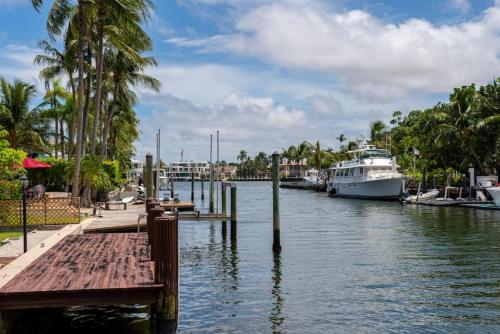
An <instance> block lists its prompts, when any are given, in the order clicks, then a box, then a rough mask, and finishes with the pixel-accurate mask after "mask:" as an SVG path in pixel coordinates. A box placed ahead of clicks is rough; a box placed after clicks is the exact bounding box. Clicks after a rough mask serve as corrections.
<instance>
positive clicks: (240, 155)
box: [236, 150, 248, 162]
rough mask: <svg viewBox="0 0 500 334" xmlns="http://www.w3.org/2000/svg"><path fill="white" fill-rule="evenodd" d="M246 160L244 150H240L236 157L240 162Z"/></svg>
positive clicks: (246, 155)
mask: <svg viewBox="0 0 500 334" xmlns="http://www.w3.org/2000/svg"><path fill="white" fill-rule="evenodd" d="M247 158H248V153H247V151H245V150H241V151H240V154H239V155H238V156H237V157H236V159H238V160H239V161H240V162H244V161H246V160H247Z"/></svg>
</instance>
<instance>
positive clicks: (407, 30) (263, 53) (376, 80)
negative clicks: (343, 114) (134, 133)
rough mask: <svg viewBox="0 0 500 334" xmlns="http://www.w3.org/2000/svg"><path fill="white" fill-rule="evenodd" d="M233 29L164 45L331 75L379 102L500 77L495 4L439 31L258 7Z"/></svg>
mask: <svg viewBox="0 0 500 334" xmlns="http://www.w3.org/2000/svg"><path fill="white" fill-rule="evenodd" d="M235 30H236V32H235V33H232V34H229V35H219V36H212V37H210V38H207V39H199V40H189V39H185V38H184V39H183V38H176V39H170V40H169V42H171V43H173V44H176V45H179V46H189V47H195V48H198V49H199V50H201V51H204V52H213V53H216V52H230V53H235V54H238V55H242V56H252V57H257V58H259V59H261V60H262V61H264V62H269V63H273V64H277V65H280V66H285V67H288V68H299V69H306V70H312V71H318V72H322V73H329V74H330V75H332V77H338V78H340V79H341V80H342V81H343V83H344V84H345V87H348V88H349V89H350V90H351V91H353V92H356V93H358V94H362V95H364V96H366V97H369V98H372V99H377V100H387V99H393V98H394V97H401V96H405V95H408V94H410V93H413V92H427V93H436V92H448V91H449V90H450V89H451V88H452V87H454V86H457V85H461V84H468V83H471V82H485V81H488V80H491V78H492V77H493V76H495V75H498V73H499V72H500V59H499V54H500V6H498V4H497V6H495V7H491V8H489V9H487V10H486V11H484V13H483V14H482V15H481V17H479V18H477V19H476V20H472V21H469V22H465V23H461V24H457V25H441V26H435V25H433V24H431V23H429V22H428V21H425V20H421V19H410V20H407V21H405V22H403V23H401V24H399V25H396V24H390V23H385V22H383V21H381V20H380V19H378V18H376V17H374V16H373V15H371V14H369V13H367V12H365V11H362V10H352V11H349V12H345V13H335V12H332V11H330V10H327V9H326V8H325V7H318V6H315V5H310V4H305V5H295V4H274V5H263V6H260V7H258V8H255V9H252V10H250V11H248V12H247V13H246V14H244V15H242V16H241V17H240V18H239V19H238V20H237V23H236V25H235Z"/></svg>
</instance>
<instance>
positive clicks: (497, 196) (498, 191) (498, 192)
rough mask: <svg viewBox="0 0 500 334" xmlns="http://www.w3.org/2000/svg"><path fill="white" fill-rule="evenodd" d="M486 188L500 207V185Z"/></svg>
mask: <svg viewBox="0 0 500 334" xmlns="http://www.w3.org/2000/svg"><path fill="white" fill-rule="evenodd" d="M486 190H487V191H488V192H489V193H490V195H491V197H493V201H494V202H495V205H496V206H498V207H499V208H500V187H492V188H486Z"/></svg>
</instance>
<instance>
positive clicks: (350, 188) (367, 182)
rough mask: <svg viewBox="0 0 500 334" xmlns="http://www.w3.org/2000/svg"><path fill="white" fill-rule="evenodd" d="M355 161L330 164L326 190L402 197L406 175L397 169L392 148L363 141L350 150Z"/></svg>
mask: <svg viewBox="0 0 500 334" xmlns="http://www.w3.org/2000/svg"><path fill="white" fill-rule="evenodd" d="M349 154H351V155H352V160H349V161H342V162H340V163H337V164H336V165H335V166H332V167H330V170H329V177H328V181H327V191H328V193H329V194H330V195H332V196H340V197H357V198H373V199H399V198H400V197H401V195H402V194H403V191H404V190H403V187H404V181H405V179H406V178H405V176H403V175H401V174H400V173H398V171H397V167H398V166H397V165H396V158H395V157H393V156H391V154H390V153H389V151H387V150H381V149H377V148H376V147H375V146H374V145H368V144H362V145H361V148H360V149H358V150H355V151H349Z"/></svg>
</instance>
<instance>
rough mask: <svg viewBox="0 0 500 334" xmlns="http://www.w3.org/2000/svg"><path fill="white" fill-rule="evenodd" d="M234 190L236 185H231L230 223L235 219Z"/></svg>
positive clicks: (234, 221)
mask: <svg viewBox="0 0 500 334" xmlns="http://www.w3.org/2000/svg"><path fill="white" fill-rule="evenodd" d="M236 191H237V188H236V185H231V223H236V220H237V207H236Z"/></svg>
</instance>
